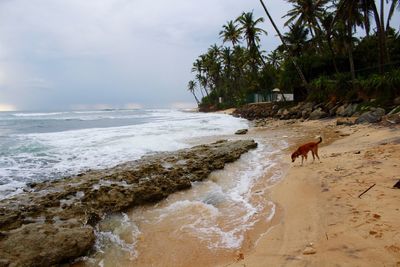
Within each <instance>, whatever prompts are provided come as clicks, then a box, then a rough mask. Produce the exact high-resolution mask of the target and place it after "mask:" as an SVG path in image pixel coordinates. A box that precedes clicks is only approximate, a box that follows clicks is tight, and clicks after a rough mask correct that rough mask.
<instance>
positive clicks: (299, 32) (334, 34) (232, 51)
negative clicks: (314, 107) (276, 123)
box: [187, 0, 400, 109]
mask: <svg viewBox="0 0 400 267" xmlns="http://www.w3.org/2000/svg"><path fill="white" fill-rule="evenodd" d="M286 1H287V2H289V3H290V4H291V6H292V8H291V9H290V10H289V11H288V13H287V14H286V15H285V16H284V19H286V23H285V26H286V28H285V29H286V32H284V33H281V32H280V30H279V29H278V28H277V27H276V25H275V23H274V21H273V18H272V16H271V14H270V13H269V11H268V9H267V7H266V6H265V4H264V2H263V1H262V0H260V3H261V4H262V7H263V8H264V11H265V12H266V15H267V17H268V21H264V18H263V17H259V18H257V17H255V16H254V13H253V12H243V13H242V14H241V15H240V16H238V17H237V18H236V19H233V20H230V21H227V22H226V24H225V25H223V26H222V29H221V31H220V33H219V37H220V42H219V43H215V44H213V45H211V46H210V47H209V48H208V49H207V50H206V51H205V52H204V53H203V54H201V55H199V56H198V58H197V59H195V61H194V63H193V68H192V73H193V75H194V78H193V80H192V81H189V83H188V87H187V88H188V90H189V91H190V92H191V93H192V94H193V96H194V98H195V99H196V102H197V103H198V105H199V106H200V107H202V108H203V109H219V108H228V107H236V106H240V105H242V104H244V103H247V102H251V101H252V96H253V95H254V94H260V95H264V96H267V95H269V94H271V92H272V90H273V89H274V88H280V90H281V92H285V93H293V92H295V95H296V96H297V99H296V100H304V99H305V98H307V99H308V100H310V101H371V99H374V100H376V101H378V102H379V103H390V101H392V100H393V99H394V98H395V97H398V96H400V71H399V66H400V34H399V25H393V20H392V18H393V16H394V15H395V13H396V12H399V11H400V1H398V0H380V1H373V0H339V1H335V0H286ZM385 16H387V17H385ZM265 23H271V24H272V25H273V26H274V27H275V31H276V33H277V34H278V36H279V37H280V39H281V42H282V45H280V46H278V47H277V48H275V49H273V50H272V51H270V52H268V53H267V52H266V50H268V49H269V48H268V47H261V40H262V38H263V37H264V36H265V35H266V34H267V32H266V31H265V26H266V24H265ZM269 34H272V35H275V32H272V33H269Z"/></svg>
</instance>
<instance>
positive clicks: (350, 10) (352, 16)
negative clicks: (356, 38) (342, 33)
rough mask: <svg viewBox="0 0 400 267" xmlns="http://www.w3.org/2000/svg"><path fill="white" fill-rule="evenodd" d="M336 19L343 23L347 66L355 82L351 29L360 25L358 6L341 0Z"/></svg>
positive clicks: (355, 2) (360, 17)
mask: <svg viewBox="0 0 400 267" xmlns="http://www.w3.org/2000/svg"><path fill="white" fill-rule="evenodd" d="M337 18H338V19H340V20H341V21H343V22H344V24H345V27H346V40H347V42H346V48H347V52H348V54H349V64H350V72H351V78H352V80H355V78H356V74H355V68H354V58H353V29H354V30H355V28H356V27H357V26H360V25H362V22H363V19H362V15H361V13H360V4H359V2H358V1H354V0H341V1H340V2H339V6H338V10H337Z"/></svg>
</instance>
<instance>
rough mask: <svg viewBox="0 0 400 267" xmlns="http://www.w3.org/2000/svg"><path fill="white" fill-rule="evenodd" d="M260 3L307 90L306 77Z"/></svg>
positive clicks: (262, 3)
mask: <svg viewBox="0 0 400 267" xmlns="http://www.w3.org/2000/svg"><path fill="white" fill-rule="evenodd" d="M260 2H261V5H262V6H263V8H264V11H265V13H266V14H267V16H268V19H269V20H270V21H271V24H272V26H273V27H274V29H275V31H276V33H277V34H278V36H279V39H281V42H282V44H283V46H284V47H285V49H286V51H287V52H288V54H289V58H290V60H291V61H292V63H293V65H294V67H295V68H296V70H297V73H298V75H299V76H300V79H301V81H302V82H303V85H304V86H305V87H306V88H307V89H308V83H307V80H306V77H305V76H304V74H303V72H302V71H301V69H300V68H299V66H298V65H297V63H296V61H295V60H294V57H293V54H292V51H291V50H290V49H289V47H288V46H287V44H286V42H285V40H284V39H283V36H282V34H281V32H280V31H279V29H278V27H277V26H276V24H275V22H274V20H273V19H272V17H271V15H270V14H269V12H268V10H267V8H266V6H265V4H264V2H263V1H262V0H260Z"/></svg>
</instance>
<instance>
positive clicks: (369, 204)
mask: <svg viewBox="0 0 400 267" xmlns="http://www.w3.org/2000/svg"><path fill="white" fill-rule="evenodd" d="M335 122H336V120H332V119H330V120H321V121H305V122H294V123H293V127H298V128H299V129H297V130H306V131H307V130H310V129H312V128H313V127H317V128H321V129H322V128H325V130H327V129H330V130H333V132H334V133H337V135H338V136H336V138H334V139H336V140H333V139H332V140H331V141H333V142H332V143H330V142H329V141H328V142H326V141H327V138H324V139H325V140H324V141H323V142H324V143H323V145H322V146H321V147H320V148H319V155H320V157H321V161H322V163H317V162H316V163H314V164H312V163H310V158H309V160H308V162H305V164H304V166H302V167H300V166H299V161H298V160H296V163H295V165H291V166H290V167H289V170H288V172H287V174H286V176H285V177H283V179H282V180H281V181H280V182H279V183H278V184H276V185H275V186H274V188H272V189H271V199H272V201H273V202H274V203H276V204H277V206H279V207H280V208H281V210H282V219H281V220H280V222H278V223H277V224H276V225H275V226H273V227H272V228H270V229H268V230H267V232H266V233H264V234H262V235H261V236H260V238H259V240H258V241H257V242H256V244H255V246H254V248H253V249H252V250H251V251H250V252H249V253H248V254H244V255H242V257H241V258H240V259H237V260H235V261H234V262H233V263H229V264H225V265H221V266H252V267H253V266H260V267H261V266H299V265H301V266H302V265H307V266H371V267H372V266H382V264H383V265H385V264H386V266H399V265H400V260H399V259H400V235H399V231H398V230H397V229H399V228H400V222H399V221H398V218H399V217H400V212H399V208H398V206H397V204H398V203H399V200H400V195H399V191H396V190H398V189H392V188H391V187H392V186H393V185H394V184H395V182H396V181H397V180H398V179H399V177H397V180H396V173H400V167H399V166H400V164H398V163H397V162H399V159H400V137H399V133H400V129H399V127H397V126H396V127H392V128H388V127H382V126H379V125H372V124H368V125H356V126H336V125H335ZM273 124H274V125H273V126H269V127H268V128H271V129H274V128H275V129H276V128H279V127H282V125H283V124H285V123H282V122H280V121H275V122H273ZM295 131H296V130H295ZM308 139H310V138H308ZM296 143H298V144H301V143H303V142H302V141H301V138H299V140H298V141H297V142H296ZM292 149H293V150H294V149H295V146H294V147H292ZM290 152H291V150H290V149H289V150H288V151H284V153H285V154H287V156H288V158H289V155H290ZM372 184H376V187H375V188H373V189H371V190H370V191H369V192H367V193H366V194H365V195H364V196H363V197H362V198H358V197H357V196H358V195H359V194H360V193H362V192H363V191H364V190H365V189H367V188H368V187H369V186H370V185H372ZM396 218H397V219H396ZM338 264H339V265H338Z"/></svg>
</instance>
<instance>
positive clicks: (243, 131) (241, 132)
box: [235, 129, 248, 135]
mask: <svg viewBox="0 0 400 267" xmlns="http://www.w3.org/2000/svg"><path fill="white" fill-rule="evenodd" d="M247 132H248V129H241V130H237V131H236V132H235V134H238V135H241V134H247Z"/></svg>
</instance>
